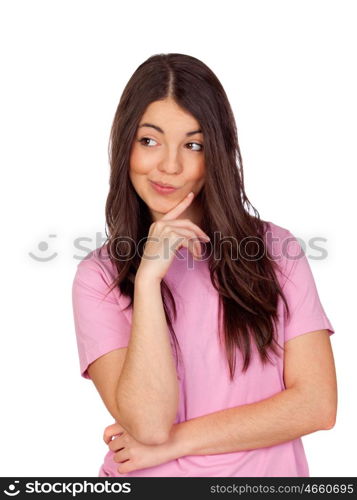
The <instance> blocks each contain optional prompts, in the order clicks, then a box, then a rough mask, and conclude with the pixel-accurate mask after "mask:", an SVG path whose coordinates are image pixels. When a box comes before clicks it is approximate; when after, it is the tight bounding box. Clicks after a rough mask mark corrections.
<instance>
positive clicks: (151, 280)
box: [135, 268, 161, 286]
mask: <svg viewBox="0 0 357 500" xmlns="http://www.w3.org/2000/svg"><path fill="white" fill-rule="evenodd" d="M160 283H161V278H158V277H156V276H152V275H149V274H147V273H146V272H145V271H140V268H139V269H138V270H137V272H136V275H135V286H138V285H143V286H146V285H147V286H155V285H160Z"/></svg>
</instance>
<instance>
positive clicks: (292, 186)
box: [0, 0, 357, 476]
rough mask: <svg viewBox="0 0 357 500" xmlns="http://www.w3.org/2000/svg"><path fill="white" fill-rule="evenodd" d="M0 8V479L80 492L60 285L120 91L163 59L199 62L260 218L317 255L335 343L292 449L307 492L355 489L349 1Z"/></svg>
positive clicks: (93, 205)
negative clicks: (310, 422)
mask: <svg viewBox="0 0 357 500" xmlns="http://www.w3.org/2000/svg"><path fill="white" fill-rule="evenodd" d="M0 5H1V7H0V19H1V20H0V47H1V73H2V77H1V92H0V99H1V114H0V120H1V124H0V126H1V153H0V154H1V158H0V160H1V176H2V180H1V188H2V189H1V216H2V225H1V227H2V235H3V236H2V244H1V264H2V266H1V284H2V286H1V292H2V299H1V305H2V313H1V334H2V349H1V353H2V356H1V363H0V370H1V372H0V377H1V404H2V412H1V426H0V429H1V431H0V432H1V435H0V441H1V476H97V475H98V471H99V467H100V465H101V464H102V461H103V458H104V455H105V453H106V452H107V449H108V448H107V446H106V445H105V443H104V442H103V441H102V434H103V430H104V428H105V427H106V426H108V425H109V424H111V423H113V419H112V417H111V415H110V414H109V413H108V412H107V410H106V408H105V406H104V404H103V402H102V400H101V399H100V396H99V394H98V393H97V392H96V389H95V387H94V385H93V383H92V382H91V381H89V380H84V379H83V378H81V377H80V375H79V361H78V354H77V346H76V340H75V332H74V325H73V317H72V304H71V286H72V280H73V277H74V273H75V269H76V266H77V264H78V262H79V259H81V258H83V257H84V256H85V255H87V253H88V251H90V250H93V249H94V248H97V247H98V246H100V245H101V244H102V240H101V239H100V237H103V238H104V237H105V230H104V229H105V219H104V204H105V200H106V196H107V191H108V175H109V164H108V156H107V147H108V139H109V131H110V126H111V123H112V119H113V117H114V113H115V110H116V107H117V104H118V102H119V98H120V95H121V92H122V90H123V88H124V86H125V84H126V83H127V81H128V80H129V78H130V76H131V75H132V73H133V72H134V71H135V69H136V68H137V67H138V66H139V64H141V63H142V62H143V61H144V60H146V59H147V58H148V57H149V56H151V55H153V54H156V53H169V52H180V53H184V54H189V55H193V56H195V57H197V58H199V59H201V60H202V61H203V62H204V63H206V64H207V65H208V66H209V67H210V68H211V69H212V70H213V71H214V72H215V74H216V75H217V76H218V78H219V79H220V81H221V83H222V84H223V86H224V88H225V90H226V92H227V95H228V97H229V100H230V102H231V105H232V108H233V110H234V113H235V117H236V121H237V126H238V139H239V143H240V148H241V152H242V156H243V165H244V173H245V185H246V192H247V195H248V197H249V199H250V201H251V202H252V203H253V205H254V206H255V207H256V208H257V209H258V211H259V213H260V215H261V217H262V218H263V219H264V220H269V221H273V222H274V223H275V224H278V225H281V226H283V227H285V228H287V229H289V230H290V231H291V232H292V233H293V234H294V235H295V236H297V237H299V238H301V240H303V241H304V242H306V244H307V245H308V244H309V243H308V242H309V239H310V238H312V237H320V238H323V240H322V242H321V240H320V243H319V246H322V247H324V248H325V249H326V251H327V253H328V255H327V258H325V259H322V260H314V259H313V257H314V256H315V257H316V256H317V255H319V252H316V251H314V250H313V249H311V250H310V249H309V248H307V255H308V257H309V262H310V265H311V267H312V270H313V274H314V277H315V280H316V283H317V287H318V291H319V294H320V299H321V302H322V304H323V306H324V308H325V311H326V313H327V315H328V317H329V319H330V320H331V322H332V324H333V326H334V328H335V330H336V333H335V334H334V335H333V336H332V337H331V342H332V345H333V350H334V355H335V362H336V368H337V375H338V387H339V394H338V397H339V403H338V416H337V423H336V425H335V427H334V428H333V429H332V430H329V431H320V432H316V433H313V434H310V435H307V436H304V437H303V443H304V447H305V451H306V455H307V458H308V462H309V466H310V474H311V476H356V475H357V474H356V472H357V465H356V458H355V448H356V444H357V443H356V433H355V422H356V420H357V419H356V347H357V342H356V325H355V321H354V319H353V315H352V312H354V311H355V310H356V307H355V302H356V285H355V283H356V257H355V248H356V222H355V217H356V207H355V204H356V203H355V202H356V194H355V190H356V177H354V174H355V171H356V167H357V163H356V157H357V155H356V116H357V102H356V88H357V78H356V50H355V49H356V44H357V40H356V29H355V27H356V21H357V20H356V12H355V8H356V2H353V1H346V0H338V1H337V0H336V1H326V0H325V1H316V0H308V1H302V0H299V1H286V0H284V1H274V0H269V1H254V0H253V1H252V0H249V1H248V0H247V1H237V0H234V1H227V0H221V1H220V2H212V1H209V0H205V1H203V0H201V1H196V2H192V1H185V0H180V1H177V2H167V1H165V2H164V1H157V0H150V1H148V2H143V1H138V0H136V1H135V2H122V1H119V0H118V1H108V0H107V1H105V0H104V1H103V0H101V1H99V0H98V1H88V0H86V1H78V0H77V1H64V0H61V1H48V0H47V1H38V0H32V1H31V2H27V1H16V0H15V1H14V0H12V1H8V2H1V4H0ZM51 235H52V236H51ZM96 235H97V236H99V239H97V240H96ZM77 238H87V240H86V242H83V246H84V247H86V250H82V251H80V250H78V249H77V248H76V247H75V240H76V239H77ZM41 242H44V243H42V245H43V246H41ZM46 243H47V245H48V248H47V250H45V246H46ZM41 248H42V249H41ZM30 252H31V253H32V254H34V255H36V256H37V257H36V258H33V257H31V256H30ZM55 252H56V253H57V255H56V256H55V257H53V258H52V259H50V260H49V261H47V262H42V261H40V260H39V259H42V258H44V257H47V256H51V255H53V254H54V253H55Z"/></svg>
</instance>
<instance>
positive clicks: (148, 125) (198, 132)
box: [138, 123, 202, 137]
mask: <svg viewBox="0 0 357 500" xmlns="http://www.w3.org/2000/svg"><path fill="white" fill-rule="evenodd" d="M141 127H151V128H154V129H155V130H157V131H158V132H160V133H161V134H164V133H165V132H164V131H163V130H162V128H160V127H158V126H157V125H153V124H152V123H142V124H141V125H139V127H138V128H141ZM195 134H202V130H200V129H198V130H193V131H192V132H187V133H186V136H187V137H189V136H190V135H195Z"/></svg>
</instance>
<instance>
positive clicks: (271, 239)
mask: <svg viewBox="0 0 357 500" xmlns="http://www.w3.org/2000/svg"><path fill="white" fill-rule="evenodd" d="M263 222H264V226H265V233H264V242H265V245H266V249H267V253H268V254H269V258H270V259H271V260H274V262H275V263H276V269H277V270H278V271H279V273H278V274H279V277H281V279H282V282H283V283H284V282H285V279H286V278H287V276H288V275H289V274H290V273H291V271H292V269H293V267H294V266H295V265H296V262H297V261H298V260H299V259H302V258H304V257H305V252H304V249H303V247H302V245H301V243H300V241H299V239H298V237H297V236H296V235H295V234H293V233H292V232H291V231H290V230H289V229H288V228H286V227H283V226H280V225H278V224H275V223H273V222H271V221H263Z"/></svg>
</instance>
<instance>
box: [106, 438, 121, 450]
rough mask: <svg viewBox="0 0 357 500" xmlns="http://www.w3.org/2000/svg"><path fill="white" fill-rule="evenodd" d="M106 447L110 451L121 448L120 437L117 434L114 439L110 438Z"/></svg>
mask: <svg viewBox="0 0 357 500" xmlns="http://www.w3.org/2000/svg"><path fill="white" fill-rule="evenodd" d="M108 448H109V449H110V450H111V451H119V450H121V449H123V448H124V443H123V439H122V437H121V436H118V437H115V439H112V441H110V442H109V443H108Z"/></svg>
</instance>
